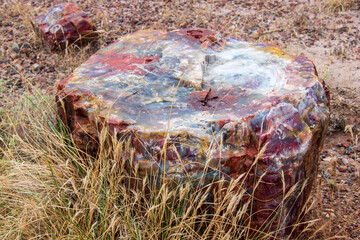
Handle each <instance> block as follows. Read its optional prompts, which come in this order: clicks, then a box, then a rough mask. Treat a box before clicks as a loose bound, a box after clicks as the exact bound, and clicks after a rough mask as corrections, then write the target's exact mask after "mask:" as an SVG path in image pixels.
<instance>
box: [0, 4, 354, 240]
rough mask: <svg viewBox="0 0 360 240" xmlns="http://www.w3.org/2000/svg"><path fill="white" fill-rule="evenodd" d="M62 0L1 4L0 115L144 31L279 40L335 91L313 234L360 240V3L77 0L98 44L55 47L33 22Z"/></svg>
mask: <svg viewBox="0 0 360 240" xmlns="http://www.w3.org/2000/svg"><path fill="white" fill-rule="evenodd" d="M60 2H62V1H57V0H56V1H41V0H31V1H30V0H23V1H9V0H0V41H1V45H0V56H1V58H0V121H1V118H2V114H3V113H4V112H5V111H7V110H8V109H9V107H11V106H13V105H14V104H15V103H16V99H18V97H19V96H20V95H21V94H23V93H24V92H26V91H27V90H29V91H31V88H32V87H31V86H32V85H35V86H37V87H39V88H41V89H43V90H44V91H45V92H46V93H47V94H50V95H52V94H54V89H55V88H54V86H55V84H56V82H57V81H58V80H60V79H62V78H64V77H65V76H67V75H69V74H70V73H71V72H72V71H73V70H74V68H76V67H77V66H78V65H80V64H81V63H82V62H84V61H85V60H86V59H87V58H88V57H89V56H91V54H93V53H94V52H96V51H97V50H98V49H99V48H101V47H103V46H106V45H107V44H109V43H110V42H111V41H113V40H115V39H117V38H118V37H120V36H122V35H124V34H127V33H130V32H134V31H136V30H139V29H148V28H155V29H168V30H173V29H178V28H188V27H203V28H208V29H214V30H217V31H219V32H221V33H222V35H223V36H225V37H230V36H231V37H236V38H239V39H243V40H247V41H257V42H269V43H273V44H276V45H279V46H280V47H282V48H283V49H284V50H285V51H286V52H288V53H291V54H294V55H305V56H306V57H308V58H309V59H311V60H312V61H313V62H314V63H315V65H316V67H317V70H318V73H319V76H320V77H321V78H322V79H324V80H325V82H326V84H327V86H328V87H329V89H330V92H331V112H332V113H331V123H330V126H329V132H328V135H327V138H326V140H325V144H324V148H323V150H322V153H321V160H320V166H319V180H318V182H317V184H316V186H315V190H314V195H313V199H314V205H313V206H312V207H311V209H310V214H309V216H310V218H309V219H320V220H318V221H316V222H315V223H314V228H316V226H324V228H326V229H327V231H321V232H322V235H321V236H318V235H317V233H316V232H315V233H312V235H313V236H316V237H317V238H319V239H325V238H326V237H328V236H339V238H341V239H360V208H359V201H360V198H359V197H360V196H359V195H360V179H359V173H360V161H359V158H358V156H357V154H358V153H359V152H360V147H359V146H358V143H357V134H358V132H359V124H360V97H359V94H358V93H359V89H360V1H351V0H347V1H346V0H318V1H316V0H306V1H305V0H298V1H295V0H293V1H291V0H289V1H280V0H278V1H277V0H268V1H262V0H253V1H240V0H234V1H220V0H217V1H204V0H203V1H201V0H198V1H197V0H192V1H184V0H181V1H179V0H173V1H171V0H167V1H160V0H158V1H145V0H137V1H135V0H120V1H105V0H98V1H92V0H74V1H72V2H75V3H77V4H79V5H80V6H81V7H82V8H83V9H84V10H85V11H87V12H89V13H90V15H91V17H92V18H93V19H94V20H95V22H96V25H97V29H98V31H99V40H98V41H97V42H94V43H91V44H90V45H87V46H83V47H82V48H77V47H75V46H71V47H69V49H67V51H55V52H54V51H51V50H50V48H49V47H48V46H46V45H44V44H43V43H42V42H41V40H40V39H39V38H38V37H37V36H36V35H35V33H34V31H33V29H32V26H31V19H32V18H33V17H34V16H36V15H37V14H39V13H40V12H41V11H43V10H44V9H45V8H46V7H49V6H52V5H55V4H56V3H60ZM345 130H346V131H345ZM324 232H325V234H324ZM319 233H320V231H319ZM326 233H328V236H327V234H326Z"/></svg>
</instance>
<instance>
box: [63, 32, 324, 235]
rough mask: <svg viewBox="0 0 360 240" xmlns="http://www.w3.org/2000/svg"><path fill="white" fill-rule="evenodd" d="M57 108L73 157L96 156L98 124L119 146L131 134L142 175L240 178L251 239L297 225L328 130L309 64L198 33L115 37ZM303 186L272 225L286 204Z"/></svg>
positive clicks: (73, 79)
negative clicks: (248, 198) (254, 233)
mask: <svg viewBox="0 0 360 240" xmlns="http://www.w3.org/2000/svg"><path fill="white" fill-rule="evenodd" d="M57 97H58V99H59V102H62V103H63V104H59V106H60V107H59V114H60V116H61V118H62V119H63V121H64V122H65V123H66V124H67V125H68V126H69V127H70V129H71V130H72V136H73V139H74V141H75V143H76V144H77V146H79V147H80V148H81V149H83V150H87V151H90V152H96V151H97V141H96V139H97V137H98V122H99V121H100V120H104V121H106V122H107V125H108V127H109V131H110V133H111V134H117V136H118V137H119V139H121V138H125V137H126V136H129V135H131V136H132V146H133V147H134V148H135V153H134V154H135V156H134V161H135V162H136V163H138V164H139V172H140V174H142V176H145V175H146V174H148V173H149V172H150V171H158V172H161V173H164V171H165V173H164V174H163V175H164V176H166V177H168V178H173V179H175V180H179V181H181V180H182V179H186V178H188V177H190V178H193V179H197V178H200V177H201V176H205V179H208V181H213V180H214V179H215V180H216V179H220V178H225V179H231V178H233V179H235V178H237V177H239V176H242V174H244V173H248V174H247V177H246V180H245V182H246V183H245V186H246V188H247V190H248V192H249V193H252V196H254V199H255V200H254V203H253V205H252V208H253V212H254V213H256V214H253V215H252V217H251V221H252V222H251V225H252V226H253V227H255V228H256V227H258V228H261V226H268V225H269V223H270V222H271V224H270V226H271V228H273V227H279V226H281V227H282V228H283V229H286V227H288V226H290V225H291V224H293V223H294V222H295V221H296V219H297V217H298V213H299V210H300V208H301V207H302V206H303V204H304V202H305V200H306V199H307V198H308V196H309V193H310V190H311V183H312V182H313V180H314V178H315V177H316V174H317V162H318V158H319V151H320V149H321V147H322V142H323V138H324V136H325V134H326V130H327V125H328V122H329V107H328V106H329V100H328V93H327V91H326V88H325V87H324V86H323V83H322V81H320V80H319V78H318V76H317V72H316V69H315V67H314V65H313V63H312V62H311V61H310V60H308V59H307V58H305V57H303V56H291V55H288V54H286V53H284V52H283V51H282V50H280V49H279V48H278V47H276V46H271V45H268V44H261V43H249V42H244V41H239V40H236V39H231V38H230V39H222V38H221V37H220V36H219V35H218V33H216V32H213V31H209V30H204V29H186V30H176V31H171V32H166V31H154V30H146V31H140V32H137V33H134V34H129V35H126V36H123V37H122V38H120V39H119V40H118V41H117V42H115V43H113V44H111V45H109V46H108V47H106V48H104V49H102V50H100V51H99V52H98V53H96V54H95V55H93V56H92V57H91V58H90V59H89V60H88V61H86V62H85V63H84V64H82V65H81V66H80V67H79V68H77V69H76V70H75V71H74V73H73V74H72V75H71V76H69V77H68V78H66V79H63V80H62V81H60V83H59V84H58V92H57ZM60 100H61V101H60ZM261 150H263V153H262V154H261V156H259V159H258V161H257V163H256V167H254V166H253V163H254V160H255V158H256V156H257V155H258V154H259V152H260V151H261ZM260 178H261V182H260V184H259V185H257V188H256V189H254V182H256V181H257V180H259V179H260ZM305 180H306V181H307V183H308V184H307V185H306V187H305V188H304V189H303V190H302V192H301V194H299V195H297V196H296V197H294V198H293V199H290V200H288V201H287V202H286V203H283V204H284V206H283V207H281V212H282V213H281V214H276V212H277V211H278V209H279V206H280V205H279V204H280V203H281V202H283V201H284V199H283V198H284V193H286V192H287V191H288V190H289V189H290V188H291V187H292V186H294V185H296V184H299V185H301V184H302V183H304V182H305ZM274 214H275V215H276V217H275V218H274V219H273V217H274V216H275V215H274ZM272 219H273V220H272ZM279 224H280V225H279ZM286 231H287V230H286Z"/></svg>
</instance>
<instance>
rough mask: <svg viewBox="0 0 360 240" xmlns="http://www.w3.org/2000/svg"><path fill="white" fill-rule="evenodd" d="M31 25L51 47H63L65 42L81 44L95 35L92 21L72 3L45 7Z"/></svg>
mask: <svg viewBox="0 0 360 240" xmlns="http://www.w3.org/2000/svg"><path fill="white" fill-rule="evenodd" d="M33 25H34V28H35V29H36V30H37V32H38V34H40V35H41V37H42V38H44V39H45V41H46V42H47V43H48V44H49V45H50V46H51V47H53V48H56V47H61V48H64V47H65V46H66V43H67V42H68V43H73V42H76V43H78V44H81V43H84V42H87V41H90V40H93V39H95V38H96V36H97V34H96V33H95V31H96V28H95V24H94V22H93V21H92V20H91V18H90V17H89V16H88V14H87V13H85V12H83V11H82V9H81V8H80V7H78V6H77V5H75V4H73V3H63V4H59V5H55V6H54V7H51V8H49V9H47V11H46V12H45V13H43V14H41V15H39V16H37V17H36V18H34V23H33Z"/></svg>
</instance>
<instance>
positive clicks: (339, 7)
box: [326, 0, 359, 12]
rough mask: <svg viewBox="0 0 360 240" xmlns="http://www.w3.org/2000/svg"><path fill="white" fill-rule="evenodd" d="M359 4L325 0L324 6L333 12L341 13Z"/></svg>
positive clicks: (347, 0) (345, 0)
mask: <svg viewBox="0 0 360 240" xmlns="http://www.w3.org/2000/svg"><path fill="white" fill-rule="evenodd" d="M356 4H359V1H358V0H327V1H326V5H327V6H328V7H329V8H330V10H331V11H333V12H341V11H346V10H348V9H351V8H352V7H355V6H356Z"/></svg>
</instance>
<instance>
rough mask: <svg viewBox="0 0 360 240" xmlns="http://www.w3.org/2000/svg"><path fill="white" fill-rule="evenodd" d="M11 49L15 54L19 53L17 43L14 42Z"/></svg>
mask: <svg viewBox="0 0 360 240" xmlns="http://www.w3.org/2000/svg"><path fill="white" fill-rule="evenodd" d="M11 47H12V48H13V50H14V52H16V53H18V52H20V46H19V44H18V43H17V42H14V43H13V45H12V46H11Z"/></svg>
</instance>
